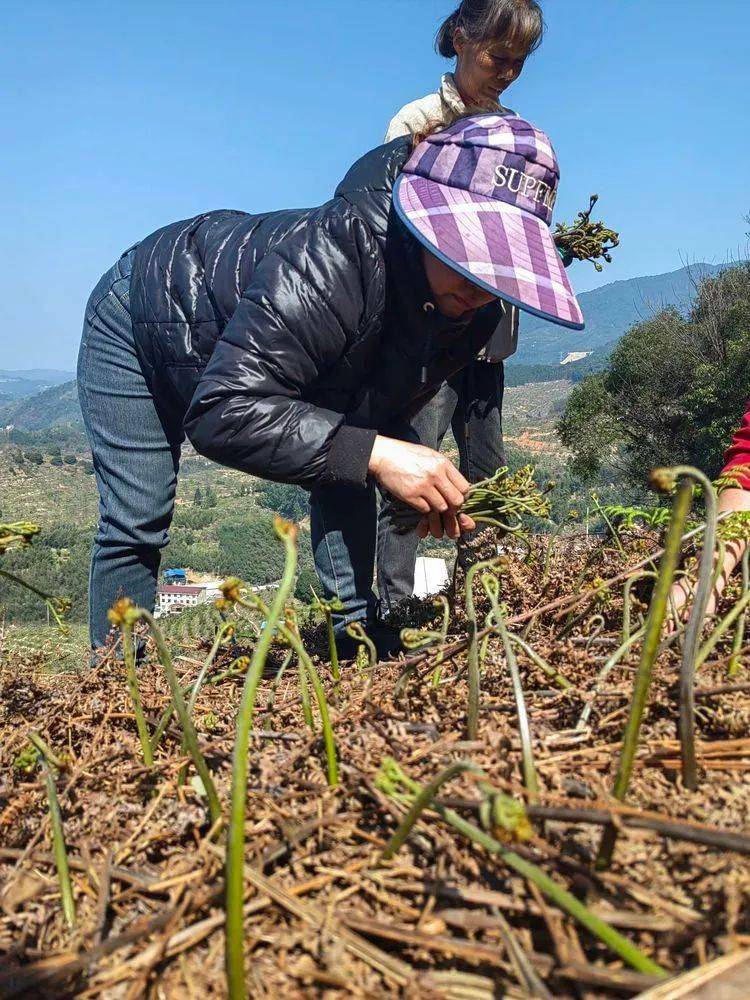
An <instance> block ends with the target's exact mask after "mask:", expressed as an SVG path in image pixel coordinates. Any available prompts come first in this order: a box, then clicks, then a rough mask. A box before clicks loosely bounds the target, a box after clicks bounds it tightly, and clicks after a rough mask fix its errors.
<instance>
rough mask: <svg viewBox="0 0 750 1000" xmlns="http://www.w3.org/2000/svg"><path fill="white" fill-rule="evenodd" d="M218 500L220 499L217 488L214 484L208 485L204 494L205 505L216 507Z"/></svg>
mask: <svg viewBox="0 0 750 1000" xmlns="http://www.w3.org/2000/svg"><path fill="white" fill-rule="evenodd" d="M218 502H219V499H218V497H217V496H216V490H215V489H214V488H213V486H207V487H206V490H205V492H204V494H203V506H204V507H215V506H216V505H217V503H218Z"/></svg>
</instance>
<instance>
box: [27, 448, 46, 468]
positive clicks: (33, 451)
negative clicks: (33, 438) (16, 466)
mask: <svg viewBox="0 0 750 1000" xmlns="http://www.w3.org/2000/svg"><path fill="white" fill-rule="evenodd" d="M23 457H24V458H25V459H26V461H27V462H32V463H33V464H34V465H41V464H42V462H43V461H44V456H43V455H42V453H41V451H39V449H38V448H29V449H28V451H25V452H24V453H23Z"/></svg>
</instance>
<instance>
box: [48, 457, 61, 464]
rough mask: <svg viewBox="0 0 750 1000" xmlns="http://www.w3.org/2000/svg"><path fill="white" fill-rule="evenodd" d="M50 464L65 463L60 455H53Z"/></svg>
mask: <svg viewBox="0 0 750 1000" xmlns="http://www.w3.org/2000/svg"><path fill="white" fill-rule="evenodd" d="M49 464H50V465H62V464H63V460H62V457H61V456H60V455H53V456H52V458H51V459H50V460H49Z"/></svg>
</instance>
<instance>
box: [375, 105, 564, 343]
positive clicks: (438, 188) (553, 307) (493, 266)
mask: <svg viewBox="0 0 750 1000" xmlns="http://www.w3.org/2000/svg"><path fill="white" fill-rule="evenodd" d="M559 179H560V170H559V168H558V165H557V157H556V155H555V151H554V149H553V148H552V143H551V142H550V141H549V139H548V138H547V136H546V135H545V134H544V132H540V131H539V129H537V128H534V126H533V125H531V124H530V123H529V122H527V121H525V120H524V119H523V118H517V117H513V116H509V115H508V116H505V115H499V114H481V115H472V116H470V117H466V118H462V119H460V120H459V121H457V122H455V123H454V124H453V125H451V126H450V127H449V128H447V129H445V130H444V131H442V132H436V133H434V134H433V135H430V136H428V137H427V139H425V140H424V141H423V142H420V144H419V145H418V146H417V148H416V149H415V150H414V152H413V153H412V155H411V157H410V158H409V161H408V162H407V164H406V166H405V167H404V170H403V173H402V174H401V175H400V177H399V178H398V180H397V182H396V186H395V189H394V205H395V207H396V211H397V212H398V214H399V216H400V218H401V219H402V220H403V222H404V223H405V224H406V226H407V227H408V229H409V230H410V231H411V232H412V233H414V235H415V236H416V237H417V239H419V240H420V242H422V243H423V244H424V245H425V246H426V247H427V249H428V250H430V251H431V252H432V253H434V254H435V255H436V256H437V257H438V258H439V259H440V260H442V261H444V262H445V263H446V264H448V265H450V266H451V267H452V268H454V270H456V271H458V272H459V273H461V274H464V275H465V276H466V277H467V278H469V279H470V280H471V281H473V282H474V283H475V284H477V285H480V286H481V287H482V288H485V289H487V291H490V292H492V293H493V294H494V295H497V296H499V297H500V298H502V299H506V300H507V301H508V302H512V303H513V304H514V305H517V306H518V307H519V308H521V309H524V310H526V312H530V313H533V314H534V315H536V316H541V317H543V318H544V319H548V320H551V321H552V322H553V323H559V324H561V325H562V326H568V327H572V328H573V329H575V330H582V329H583V313H582V312H581V307H580V306H579V305H578V302H577V300H576V297H575V294H574V292H573V289H572V288H571V287H570V282H569V281H568V276H567V274H566V273H565V268H564V267H563V264H562V261H561V260H560V255H559V254H558V252H557V249H556V247H555V244H554V241H553V239H552V234H551V233H550V229H549V227H550V224H551V222H552V209H553V208H554V205H555V199H556V197H557V184H558V181H559Z"/></svg>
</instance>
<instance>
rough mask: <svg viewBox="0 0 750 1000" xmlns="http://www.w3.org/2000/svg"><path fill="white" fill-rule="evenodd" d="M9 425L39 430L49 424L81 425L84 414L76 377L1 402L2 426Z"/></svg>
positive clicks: (25, 429)
mask: <svg viewBox="0 0 750 1000" xmlns="http://www.w3.org/2000/svg"><path fill="white" fill-rule="evenodd" d="M9 425H12V426H13V427H17V428H18V429H19V430H22V431H40V430H46V429H47V428H50V427H74V428H76V429H78V428H81V427H82V426H83V417H82V416H81V408H80V406H79V405H78V391H77V388H76V381H75V379H73V380H72V381H67V382H63V383H62V385H54V386H51V387H50V388H48V389H44V390H42V392H38V393H36V394H35V395H32V396H25V397H24V398H23V399H15V400H13V401H12V402H10V403H5V404H3V405H0V427H7V426H9Z"/></svg>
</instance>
